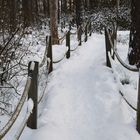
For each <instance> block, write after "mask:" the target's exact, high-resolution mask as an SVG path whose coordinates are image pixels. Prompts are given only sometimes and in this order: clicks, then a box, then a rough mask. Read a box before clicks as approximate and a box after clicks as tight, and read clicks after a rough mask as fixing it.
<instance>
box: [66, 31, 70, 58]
mask: <svg viewBox="0 0 140 140" xmlns="http://www.w3.org/2000/svg"><path fill="white" fill-rule="evenodd" d="M66 46H67V47H68V51H67V53H66V58H67V59H69V58H70V31H68V32H67V34H66Z"/></svg>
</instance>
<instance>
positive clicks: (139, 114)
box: [136, 69, 140, 134]
mask: <svg viewBox="0 0 140 140" xmlns="http://www.w3.org/2000/svg"><path fill="white" fill-rule="evenodd" d="M136 129H137V131H138V133H139V134H140V69H139V84H138V101H137V125H136Z"/></svg>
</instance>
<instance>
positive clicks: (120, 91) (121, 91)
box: [108, 52, 137, 111]
mask: <svg viewBox="0 0 140 140" xmlns="http://www.w3.org/2000/svg"><path fill="white" fill-rule="evenodd" d="M108 56H109V60H110V63H111V66H112V70H113V72H114V76H115V75H116V74H115V70H114V65H113V60H112V57H111V54H110V53H109V52H108ZM115 79H116V81H117V83H118V84H119V86H121V88H119V93H120V95H121V96H122V98H123V99H124V100H125V102H126V103H127V104H128V105H129V107H130V108H132V109H133V110H134V111H137V109H136V108H135V107H134V106H133V105H131V103H130V102H129V101H128V100H127V98H126V97H125V96H124V93H123V92H124V91H123V90H124V88H123V86H122V84H121V83H120V82H119V80H118V77H116V76H115ZM122 89H123V90H122Z"/></svg>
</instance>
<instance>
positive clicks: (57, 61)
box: [53, 52, 67, 64]
mask: <svg viewBox="0 0 140 140" xmlns="http://www.w3.org/2000/svg"><path fill="white" fill-rule="evenodd" d="M66 53H67V52H66ZM66 53H65V54H64V56H63V57H62V58H61V59H59V60H56V61H53V63H54V64H56V63H59V62H61V61H62V60H63V59H64V58H65V56H66Z"/></svg>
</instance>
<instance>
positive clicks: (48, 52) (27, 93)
mask: <svg viewBox="0 0 140 140" xmlns="http://www.w3.org/2000/svg"><path fill="white" fill-rule="evenodd" d="M83 32H84V35H85V37H84V40H83V41H85V42H86V41H87V39H88V34H89V36H91V33H92V29H91V22H86V23H85V24H84V26H83V28H82V26H80V27H79V28H78V30H77V31H76V32H75V33H71V32H70V31H67V32H66V34H65V35H64V36H63V37H62V38H60V39H59V41H63V40H64V38H66V47H68V49H67V51H66V52H65V56H66V58H67V59H68V58H70V51H74V50H76V49H77V48H78V46H79V45H81V44H82V42H83V41H82V34H83ZM76 34H77V39H78V43H79V44H78V46H77V47H76V48H74V49H70V35H76ZM52 53H53V52H52V44H51V36H49V37H48V36H47V37H46V49H45V52H44V57H43V59H42V62H41V63H40V64H39V62H37V61H31V62H29V64H28V77H27V81H26V85H25V88H24V91H23V94H22V97H21V98H20V100H19V103H18V105H17V107H16V109H15V111H14V113H13V114H12V116H11V118H10V119H9V121H8V122H7V123H6V125H5V126H4V127H3V128H2V129H1V131H0V139H2V138H4V137H5V135H7V134H8V132H9V130H10V129H11V128H12V126H13V125H14V123H15V122H16V120H17V118H18V117H19V114H20V112H21V110H22V107H23V105H24V103H25V101H26V99H27V98H28V101H27V104H28V105H27V113H26V116H25V117H24V119H23V121H22V123H21V125H20V126H19V128H18V129H17V130H18V131H17V132H16V134H15V135H14V138H13V139H14V140H18V139H19V138H20V136H21V134H22V132H23V130H24V128H25V126H26V125H27V126H28V127H30V128H32V129H36V128H37V112H38V111H37V110H38V104H39V103H40V102H41V100H42V98H43V96H44V93H45V90H44V92H43V93H42V95H41V96H40V97H38V74H39V68H40V69H41V68H42V67H43V66H44V65H45V63H47V75H48V74H49V73H51V72H52V71H53V63H58V62H60V61H61V60H63V59H64V57H65V56H64V57H63V58H62V59H60V60H58V61H56V62H55V61H53V55H52ZM11 139H12V138H11Z"/></svg>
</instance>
